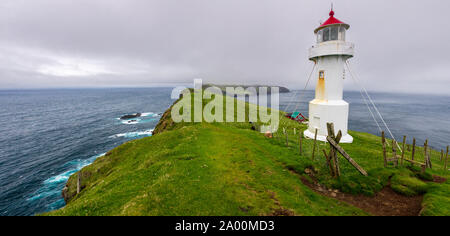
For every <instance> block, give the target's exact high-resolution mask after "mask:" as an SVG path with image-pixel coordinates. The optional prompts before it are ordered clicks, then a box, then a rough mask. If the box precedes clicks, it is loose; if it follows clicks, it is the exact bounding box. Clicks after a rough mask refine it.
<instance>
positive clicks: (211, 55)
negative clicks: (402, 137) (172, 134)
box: [0, 0, 450, 94]
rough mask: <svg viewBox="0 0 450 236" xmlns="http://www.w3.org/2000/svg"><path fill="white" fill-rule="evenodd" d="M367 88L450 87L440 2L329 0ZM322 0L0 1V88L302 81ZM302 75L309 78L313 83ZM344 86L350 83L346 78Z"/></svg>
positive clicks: (448, 33) (444, 5) (449, 4)
mask: <svg viewBox="0 0 450 236" xmlns="http://www.w3.org/2000/svg"><path fill="white" fill-rule="evenodd" d="M333 2H334V10H335V12H336V15H335V16H336V18H338V19H340V20H342V21H344V22H346V23H348V24H350V26H351V27H350V30H349V31H348V34H347V41H351V42H354V43H355V44H356V54H355V57H354V58H353V59H351V64H352V67H353V70H354V71H355V72H356V73H357V74H358V75H359V77H360V78H361V80H362V81H363V83H364V84H365V86H366V87H367V89H368V90H376V91H396V92H424V93H433V94H445V93H449V90H450V57H449V53H450V30H449V26H448V24H449V23H450V18H449V14H450V13H449V11H450V1H448V0H426V1H425V0H417V1H416V0H414V1H411V0H395V1H392V0H376V1H375V0H371V1H366V0H334V1H333ZM330 4H331V1H329V0H71V1H69V0H1V1H0V89H5V88H47V87H123V86H127V87H140V86H145V87H148V86H161V85H166V84H174V83H191V82H192V79H193V78H203V79H204V81H206V82H212V83H221V84H231V83H240V84H256V83H258V84H269V85H275V84H278V85H283V86H288V87H291V88H300V87H303V86H304V84H305V82H306V80H307V74H308V73H309V70H310V69H311V66H312V62H310V61H308V58H307V57H308V56H307V55H308V48H310V47H311V46H312V45H313V44H314V43H315V42H314V40H315V38H314V34H313V31H314V29H315V28H316V27H317V26H318V25H319V23H320V22H321V21H322V22H323V21H325V20H326V19H327V18H328V13H329V10H330ZM313 85H314V84H313ZM345 86H346V88H347V89H354V88H355V86H354V84H353V82H352V80H351V79H350V78H349V79H347V80H346V85H345Z"/></svg>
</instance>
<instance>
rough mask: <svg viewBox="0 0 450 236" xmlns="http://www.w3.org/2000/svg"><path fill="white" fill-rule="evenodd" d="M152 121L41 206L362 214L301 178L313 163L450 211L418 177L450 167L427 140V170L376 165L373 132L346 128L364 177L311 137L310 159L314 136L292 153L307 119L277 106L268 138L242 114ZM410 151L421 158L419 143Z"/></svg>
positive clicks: (443, 189) (441, 192) (353, 188)
mask: <svg viewBox="0 0 450 236" xmlns="http://www.w3.org/2000/svg"><path fill="white" fill-rule="evenodd" d="M208 102H209V101H208V100H207V101H203V103H204V104H206V103H208ZM246 106H247V108H248V107H249V106H252V105H249V104H246ZM247 111H248V109H247ZM226 115H227V114H225V116H226ZM234 115H235V114H234ZM162 124H164V125H163V126H164V127H163V128H161V126H162ZM158 126H159V127H157V129H156V130H158V132H157V135H155V136H153V137H148V138H144V139H140V140H134V141H131V142H128V143H126V144H123V145H121V146H119V147H117V148H115V149H114V150H112V151H110V152H109V153H108V154H107V155H106V156H104V157H101V158H99V159H98V160H97V161H95V162H94V164H92V165H90V166H88V167H86V168H84V169H83V170H82V171H81V173H82V176H83V181H82V187H83V190H82V191H81V193H80V194H78V195H76V196H75V191H76V178H75V176H72V177H71V178H70V179H69V181H68V187H69V194H71V195H73V196H74V197H73V198H72V199H71V200H70V202H69V203H68V204H67V206H65V207H64V208H62V209H60V210H57V211H54V212H50V213H46V214H45V215H278V214H280V212H281V213H282V214H286V215H292V214H293V215H367V213H365V212H364V211H362V210H360V209H357V208H355V207H353V206H351V205H348V204H346V203H342V202H339V201H337V200H335V199H331V198H327V197H324V196H321V195H319V194H317V193H315V192H314V191H312V190H310V189H309V188H308V187H307V186H305V185H303V184H302V182H301V180H300V176H301V175H302V174H303V173H304V171H305V168H313V169H314V170H315V172H316V173H315V177H316V178H317V180H318V181H319V182H320V183H321V184H323V185H325V186H327V187H330V188H336V189H340V190H341V191H343V192H346V193H352V194H364V195H368V196H371V195H374V194H375V193H376V192H378V191H380V190H381V189H382V188H383V187H385V186H386V185H388V184H389V183H390V184H391V186H392V188H393V189H394V190H395V191H396V192H398V193H400V194H404V195H407V196H412V195H417V194H425V196H424V202H423V207H424V209H423V211H422V214H423V215H450V184H449V181H447V182H446V183H443V184H437V183H431V182H424V181H423V180H430V179H432V176H431V175H439V176H442V177H445V178H447V179H448V178H449V177H450V175H449V172H448V171H444V170H443V163H442V162H441V161H440V160H439V155H440V153H438V152H437V151H434V150H433V152H432V161H433V169H432V170H427V173H426V174H425V175H423V174H420V170H418V168H414V167H411V166H410V164H406V163H405V164H404V165H403V166H402V167H398V168H395V167H394V166H392V165H391V166H389V167H388V168H384V167H383V159H382V146H381V138H380V137H377V136H375V135H371V134H367V133H360V132H354V131H353V132H350V134H351V135H352V136H353V137H354V143H353V144H342V147H343V148H344V149H345V150H346V152H347V153H349V154H350V156H351V157H352V158H353V159H354V160H355V161H356V162H357V163H359V164H360V165H361V166H362V167H363V168H364V169H365V170H367V171H368V173H369V177H364V176H361V175H360V174H359V172H357V171H356V170H355V169H354V168H353V166H351V165H350V164H349V163H348V162H347V161H346V160H345V159H343V158H341V159H340V167H341V172H342V177H340V178H339V179H334V178H332V177H331V176H330V175H329V171H328V169H327V166H326V160H325V158H324V156H323V154H322V149H325V150H328V149H329V147H328V145H327V144H326V143H321V142H318V144H317V149H316V155H315V158H314V160H312V150H313V140H308V139H304V140H303V153H302V155H300V154H299V146H298V140H299V134H301V133H302V132H303V131H304V130H305V129H306V126H305V125H302V124H299V123H297V122H294V121H291V120H289V119H287V118H284V117H283V114H281V118H280V129H279V130H278V132H277V133H275V136H274V138H272V139H269V138H266V137H264V135H263V134H261V133H259V132H256V131H253V130H251V127H252V125H251V124H249V123H248V122H243V123H236V122H234V123H211V124H208V123H174V122H173V121H171V116H170V112H168V113H166V114H165V115H164V116H163V118H162V120H161V122H160V124H159V125H158ZM283 128H284V129H285V130H286V131H287V134H288V143H289V146H288V147H286V137H285V135H284V134H283ZM294 129H295V130H296V131H295V134H294ZM405 156H406V157H407V158H409V157H410V152H406V154H405ZM416 160H419V161H423V149H422V148H418V149H416ZM419 178H421V179H423V180H420V179H419Z"/></svg>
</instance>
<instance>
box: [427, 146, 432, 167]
mask: <svg viewBox="0 0 450 236" xmlns="http://www.w3.org/2000/svg"><path fill="white" fill-rule="evenodd" d="M432 151H433V149H431V148H429V151H428V152H429V154H428V165H429V167H430V169H433V163H431V155H433V152H432Z"/></svg>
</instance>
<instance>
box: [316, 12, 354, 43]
mask: <svg viewBox="0 0 450 236" xmlns="http://www.w3.org/2000/svg"><path fill="white" fill-rule="evenodd" d="M349 28H350V25H348V24H346V23H344V22H342V21H340V20H338V19H337V18H335V17H334V11H333V10H331V11H330V18H328V20H327V21H325V23H323V24H322V25H320V26H319V28H317V29H316V30H315V31H314V33H315V34H316V37H317V43H322V42H328V41H345V32H346V31H347V30H348V29H349Z"/></svg>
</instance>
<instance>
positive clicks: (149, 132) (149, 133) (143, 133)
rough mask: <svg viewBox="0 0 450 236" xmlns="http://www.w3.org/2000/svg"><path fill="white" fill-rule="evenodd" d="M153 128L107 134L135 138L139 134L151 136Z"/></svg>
mask: <svg viewBox="0 0 450 236" xmlns="http://www.w3.org/2000/svg"><path fill="white" fill-rule="evenodd" d="M152 133H153V129H149V130H145V131H137V132H128V133H122V134H115V135H112V136H109V137H110V138H137V137H140V136H152Z"/></svg>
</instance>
